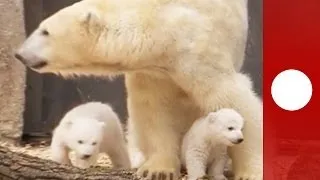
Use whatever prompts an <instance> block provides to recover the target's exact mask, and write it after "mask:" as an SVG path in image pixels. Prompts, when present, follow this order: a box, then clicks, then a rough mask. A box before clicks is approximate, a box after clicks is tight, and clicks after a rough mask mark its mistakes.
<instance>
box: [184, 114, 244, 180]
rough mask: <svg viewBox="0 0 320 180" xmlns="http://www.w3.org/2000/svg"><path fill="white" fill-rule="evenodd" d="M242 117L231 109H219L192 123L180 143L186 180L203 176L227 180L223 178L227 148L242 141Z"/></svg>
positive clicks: (216, 179) (194, 179)
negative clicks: (185, 169)
mask: <svg viewBox="0 0 320 180" xmlns="http://www.w3.org/2000/svg"><path fill="white" fill-rule="evenodd" d="M243 124H244V120H243V117H242V116H241V115H240V114H239V113H238V112H236V111H235V110H233V109H227V108H224V109H220V110H219V111H216V112H211V113H209V114H208V115H207V116H206V117H202V118H200V119H198V120H197V121H195V122H194V124H193V125H192V126H191V128H190V130H189V131H188V132H187V133H186V135H185V136H184V139H183V142H182V157H181V159H182V163H183V165H184V167H186V168H187V173H188V180H196V179H198V178H201V177H203V176H205V175H206V171H207V170H208V175H209V176H210V177H213V179H214V180H227V178H226V177H225V176H224V175H223V171H224V167H225V165H226V163H227V160H228V155H227V148H228V146H232V145H234V144H239V143H241V142H242V141H243V134H242V128H243Z"/></svg>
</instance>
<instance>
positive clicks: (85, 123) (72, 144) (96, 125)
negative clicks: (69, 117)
mask: <svg viewBox="0 0 320 180" xmlns="http://www.w3.org/2000/svg"><path fill="white" fill-rule="evenodd" d="M104 126H105V124H104V123H103V122H98V121H97V120H95V119H76V120H74V121H73V122H71V123H70V124H69V127H68V128H69V129H68V132H69V134H68V137H66V138H67V144H68V146H69V148H70V149H71V150H73V151H74V152H75V154H76V156H77V157H78V158H80V159H82V160H90V158H91V157H93V156H94V155H97V154H98V153H99V150H100V145H101V142H102V139H103V136H104V133H103V132H104Z"/></svg>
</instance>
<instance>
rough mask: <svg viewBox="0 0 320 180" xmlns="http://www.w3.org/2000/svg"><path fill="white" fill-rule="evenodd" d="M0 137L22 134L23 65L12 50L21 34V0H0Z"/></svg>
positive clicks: (12, 136) (20, 39)
mask: <svg viewBox="0 0 320 180" xmlns="http://www.w3.org/2000/svg"><path fill="white" fill-rule="evenodd" d="M0 12H1V15H0V140H4V139H11V140H12V139H13V140H14V139H19V138H20V136H21V134H22V127H23V126H22V125H23V110H24V101H25V98H24V89H25V77H26V69H25V67H24V66H23V65H22V64H21V63H20V62H18V61H17V60H15V59H14V58H13V51H14V50H15V48H16V47H17V46H18V45H19V43H21V42H22V40H23V39H24V37H25V33H24V20H23V1H22V0H0Z"/></svg>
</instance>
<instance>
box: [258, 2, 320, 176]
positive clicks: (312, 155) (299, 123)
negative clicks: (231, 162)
mask: <svg viewBox="0 0 320 180" xmlns="http://www.w3.org/2000/svg"><path fill="white" fill-rule="evenodd" d="M263 31H264V32H263V34H264V35H263V36H264V37H263V52H264V65H263V66H264V68H263V69H264V72H263V75H264V77H263V81H264V83H263V84H264V91H263V92H264V179H265V180H273V179H275V180H319V179H320V116H319V114H318V113H319V112H320V108H319V103H320V99H319V93H318V90H319V85H320V82H319V81H320V65H318V64H319V61H320V0H264V6H263ZM287 69H296V70H299V71H302V72H303V73H304V74H306V75H307V76H308V77H309V79H310V80H311V82H312V86H313V95H312V98H311V101H310V102H309V103H308V104H307V105H306V106H305V107H304V108H303V109H301V110H298V111H286V110H283V109H281V108H280V107H278V106H277V105H276V104H275V102H274V101H273V99H272V96H271V84H272V81H273V79H274V78H275V77H276V76H277V75H278V74H279V73H280V72H282V71H284V70H287Z"/></svg>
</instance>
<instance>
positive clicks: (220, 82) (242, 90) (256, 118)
mask: <svg viewBox="0 0 320 180" xmlns="http://www.w3.org/2000/svg"><path fill="white" fill-rule="evenodd" d="M185 59H186V58H185ZM187 62H188V61H186V60H185V61H184V63H182V64H183V65H184V67H180V68H179V69H177V70H176V72H175V74H173V75H172V77H173V78H174V79H175V82H176V83H177V84H179V85H180V86H181V87H182V88H183V89H185V91H186V92H188V93H190V94H191V95H192V96H193V98H194V99H195V101H196V102H197V103H198V104H199V106H200V107H201V108H202V110H203V111H204V113H208V112H211V111H216V110H218V109H220V108H233V109H235V110H236V111H238V112H239V113H240V114H241V115H242V116H243V117H244V120H245V124H244V130H243V135H244V142H243V143H242V144H241V145H237V146H235V147H233V148H232V149H231V158H232V161H233V170H234V173H235V176H236V179H235V180H240V179H246V180H262V173H263V169H262V166H263V164H262V160H263V159H262V154H263V152H262V102H261V101H260V99H259V98H258V97H257V96H256V95H255V93H254V92H253V91H252V89H251V87H250V86H249V84H250V83H248V82H246V81H243V77H242V76H241V75H240V74H239V73H236V72H234V71H233V70H232V68H230V70H228V69H227V68H226V69H223V68H222V67H221V68H219V67H217V65H212V66H210V65H207V64H202V63H201V62H200V61H199V60H197V59H196V58H195V59H194V60H193V61H192V62H191V61H190V60H189V62H191V64H188V63H187Z"/></svg>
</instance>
